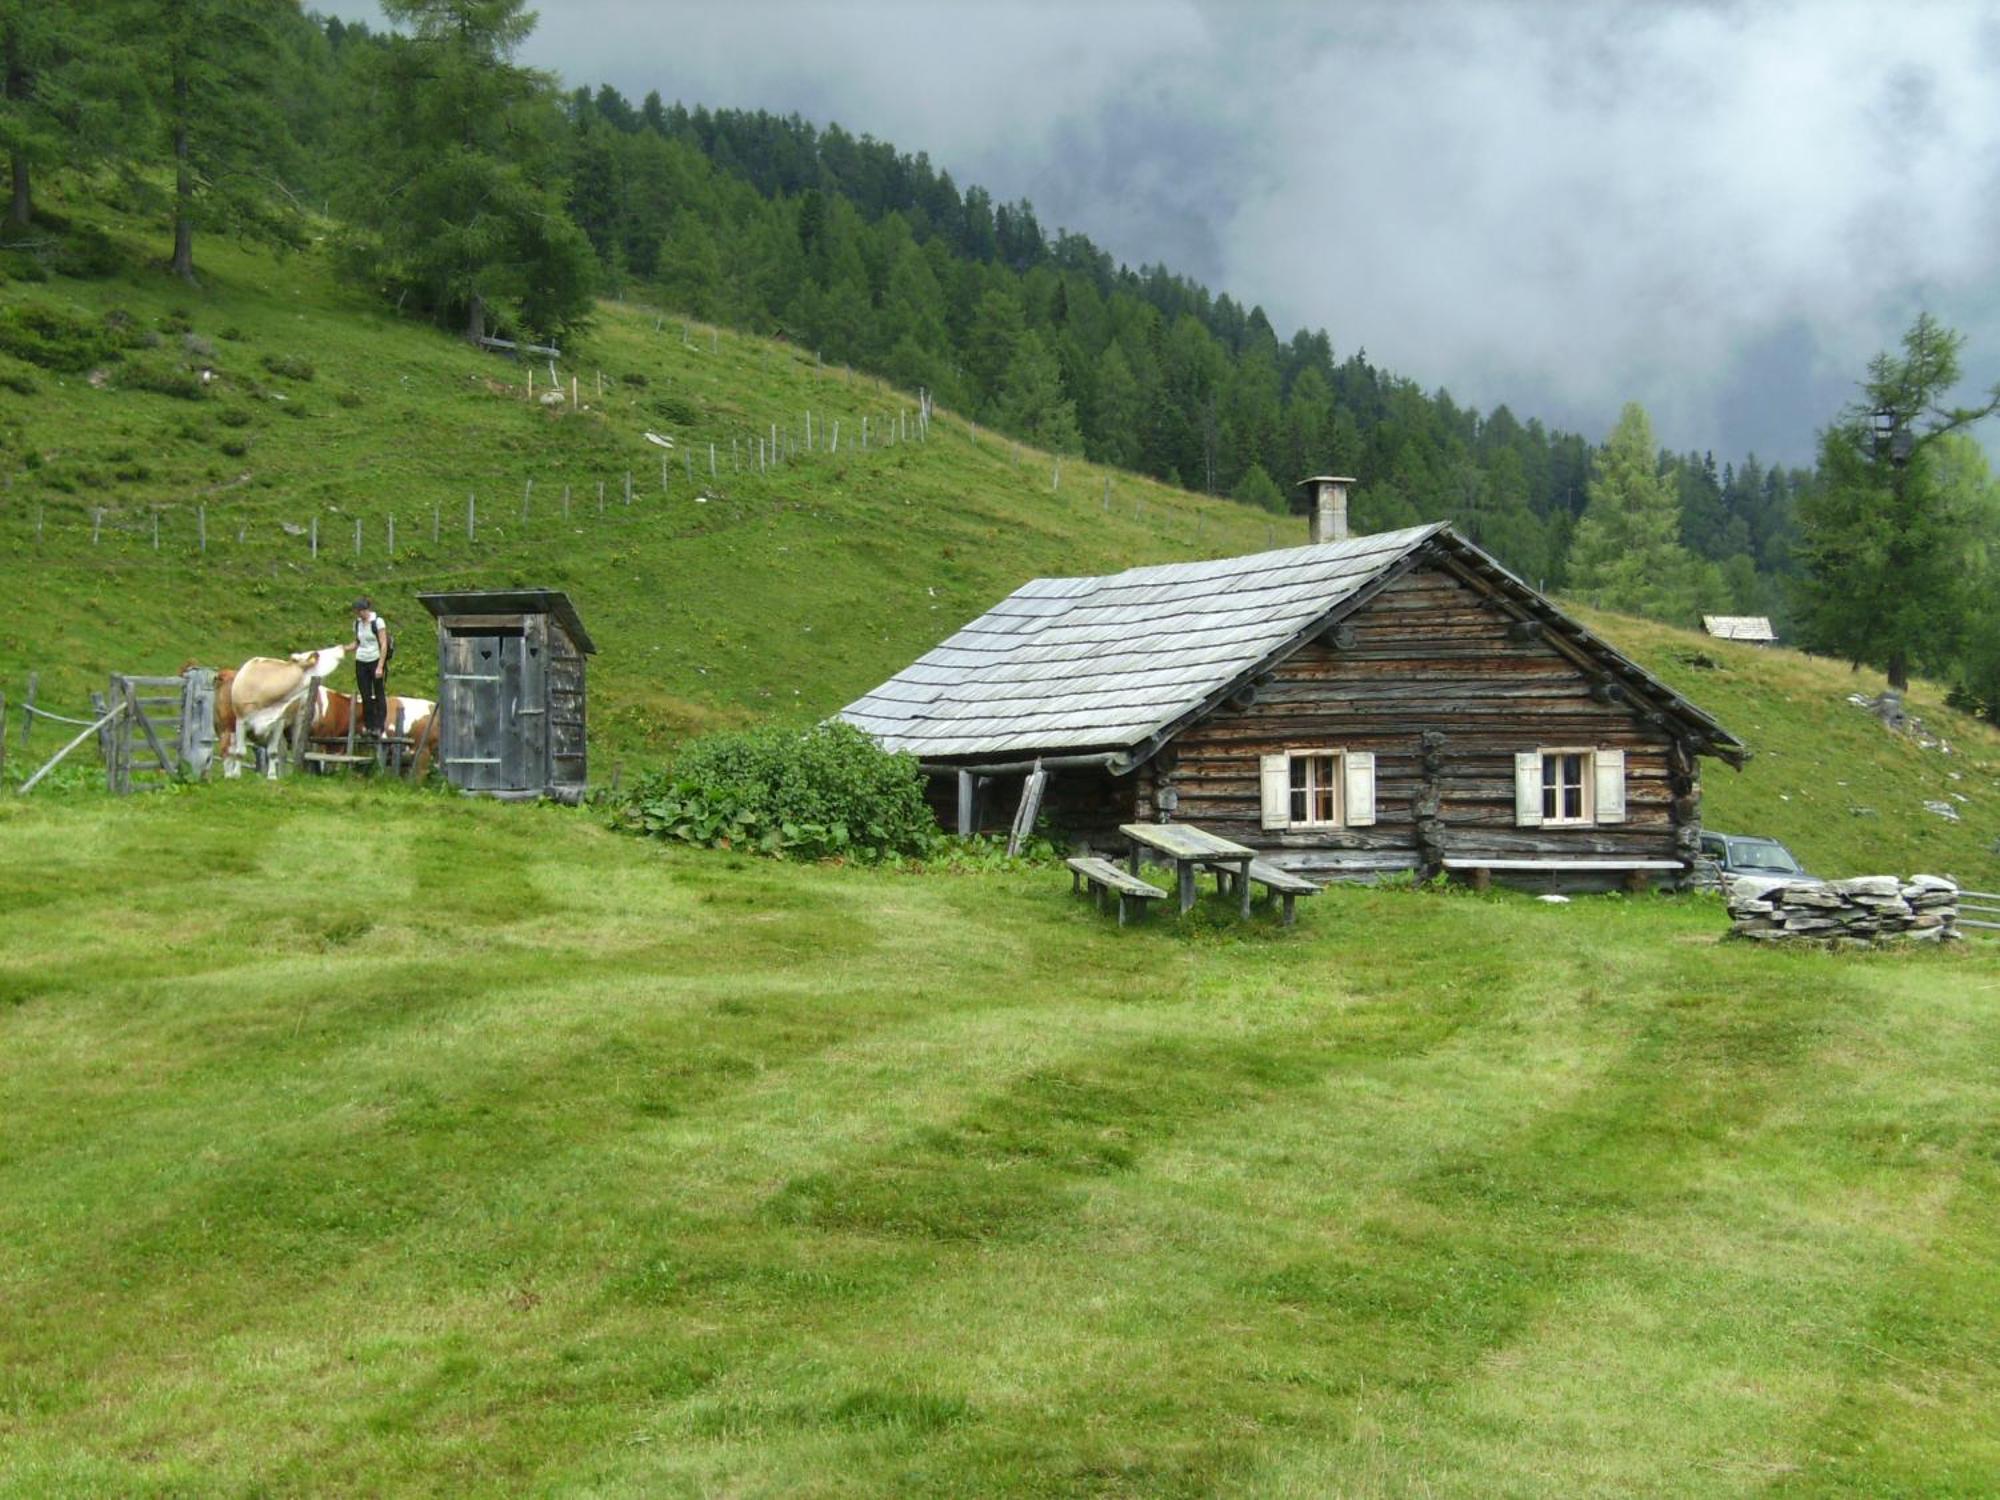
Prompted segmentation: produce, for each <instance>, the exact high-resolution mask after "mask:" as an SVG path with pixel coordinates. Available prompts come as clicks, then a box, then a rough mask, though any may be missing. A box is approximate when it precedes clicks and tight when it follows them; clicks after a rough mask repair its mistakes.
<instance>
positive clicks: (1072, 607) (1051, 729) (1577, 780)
mask: <svg viewBox="0 0 2000 1500" xmlns="http://www.w3.org/2000/svg"><path fill="white" fill-rule="evenodd" d="M1317 483H1318V485H1319V489H1320V496H1319V506H1318V510H1317V514H1316V516H1315V520H1314V528H1313V534H1314V537H1315V541H1314V544H1313V545H1310V546H1306V547H1296V548H1291V549H1287V550H1284V551H1278V552H1264V553H1258V554H1255V555H1252V556H1248V557H1233V558H1222V559H1217V560H1215V561H1210V562H1195V563H1169V564H1166V565H1164V566H1159V567H1147V568H1133V569H1130V570H1129V571H1127V572H1123V573H1117V574H1113V575H1111V576H1109V577H1104V578H1046V579H1037V580H1035V581H1033V582H1031V583H1027V584H1024V585H1023V586H1022V587H1021V588H1019V589H1017V590H1016V591H1015V592H1014V593H1013V594H1012V595H1010V596H1009V597H1008V598H1006V599H1005V600H1002V601H1001V602H1000V603H999V604H997V605H995V606H994V607H993V608H992V609H991V610H989V611H988V612H987V613H986V614H985V615H983V616H981V617H980V618H979V619H977V620H974V621H973V622H972V623H971V624H969V625H967V626H965V627H964V628H963V629H962V630H960V631H959V632H958V633H957V634H956V635H953V636H952V637H951V638H950V639H949V640H947V641H945V642H944V643H943V644H942V645H940V646H938V647H936V648H935V649H934V650H932V651H930V652H928V653H927V654H925V655H924V656H923V657H921V658H919V659H918V660H917V661H916V662H914V663H913V664H911V665H910V666H909V667H907V668H905V669H904V670H903V671H901V672H899V673H897V674H896V675H895V676H894V677H892V678H890V679H889V680H888V681H887V682H885V683H883V684H882V685H881V686H880V687H877V688H876V689H874V691H872V692H870V693H868V694H866V695H865V696H864V697H862V698H860V699H858V700H856V701H855V702H854V703H851V704H849V705H848V706H847V707H846V708H845V709H843V710H842V717H843V718H845V719H846V720H847V721H848V722H850V723H852V724H855V725H857V726H858V727H860V728H862V729H864V730H866V731H868V732H869V733H870V734H872V735H874V736H875V737H876V738H877V739H878V740H879V741H880V742H881V743H882V744H884V745H885V746H887V747H888V748H890V749H894V750H904V751H909V752H910V753H912V754H914V755H916V756H917V757H918V759H919V760H920V762H921V763H922V765H923V767H924V769H925V770H926V771H927V772H929V773H930V789H931V798H932V803H933V806H934V807H935V809H936V810H937V811H938V814H939V816H940V819H941V821H943V822H944V824H945V825H946V826H947V827H956V828H957V829H959V830H960V831H962V832H971V831H974V830H988V829H999V828H1004V827H1006V826H1007V824H1008V822H1009V821H1010V820H1011V818H1012V815H1013V812H1014V808H1015V804H1016V803H1017V801H1018V798H1019V787H1020V784H1021V782H1022V780H1023V779H1024V778H1025V777H1026V776H1027V775H1028V774H1029V773H1031V772H1032V771H1033V770H1034V769H1035V768H1036V767H1038V766H1039V767H1040V768H1042V769H1043V770H1044V771H1045V772H1047V773H1048V780H1047V783H1046V791H1045V793H1044V800H1043V804H1042V805H1043V808H1044V810H1045V816H1046V817H1047V818H1048V819H1049V820H1050V822H1051V823H1052V824H1053V825H1054V827H1055V829H1056V830H1057V831H1058V832H1059V833H1061V834H1062V835H1064V836H1066V837H1067V838H1068V839H1070V840H1071V841H1072V842H1074V843H1079V844H1085V845H1091V844H1095V845H1099V846H1111V845H1115V844H1116V843H1117V842H1118V835H1117V832H1116V830H1117V826H1118V825H1119V824H1120V823H1127V822H1134V821H1153V820H1158V821H1161V822H1167V821H1181V822H1188V823H1193V824H1196V825H1198V826H1200V827H1202V828H1205V829H1207V830H1209V831H1211V832H1213V833H1218V834H1221V835H1223V836H1224V837H1226V838H1230V839H1234V840H1237V841H1238V842H1241V843H1245V844H1248V845H1250V846H1252V847H1254V848H1256V849H1258V850H1259V851H1261V852H1262V853H1263V854H1265V856H1266V857H1268V858H1270V859H1272V860H1273V861H1274V862H1276V863H1279V864H1282V865H1286V866H1288V867H1291V868H1293V869H1296V870H1300V871H1302V872H1305V873H1308V874H1318V875H1321V876H1325V877H1340V876H1350V877H1352V876H1367V875H1373V874H1378V873H1381V872H1385V871H1396V870H1410V871H1417V872H1422V873H1426V874H1428V873H1435V872H1437V871H1440V870H1445V871H1452V872H1456V873H1459V874H1463V875H1465V876H1467V877H1468V878H1471V879H1473V880H1475V881H1477V882H1480V883H1483V882H1484V881H1486V880H1488V879H1494V878H1498V879H1502V880H1515V879H1522V878H1527V879H1531V880H1532V881H1533V882H1534V883H1535V884H1536V885H1538V886H1543V887H1546V886H1547V885H1550V884H1554V885H1558V886H1561V887H1563V888H1589V887H1595V886H1608V885H1612V884H1634V883H1640V882H1643V881H1644V880H1647V879H1652V878H1660V879H1665V880H1669V881H1676V880H1678V879H1680V878H1682V877H1683V876H1684V875H1685V873H1686V872H1687V871H1688V869H1689V868H1690V867H1691V864H1692V861H1693V858H1694V855H1695V852H1696V849H1697V847H1698V840H1699V836H1700V799H1701V782H1700V773H1699V769H1698V760H1699V757H1702V756H1717V757H1720V758H1721V759H1723V760H1724V761H1727V762H1729V763H1731V764H1734V765H1738V766H1740V765H1741V764H1742V763H1743V761H1744V759H1745V758H1746V757H1747V755H1748V751H1747V750H1746V748H1745V747H1744V745H1743V744H1742V742H1741V741H1739V740H1737V739H1736V738H1735V737H1734V736H1733V735H1731V734H1730V733H1729V732H1728V731H1727V730H1725V729H1724V728H1723V727H1722V726H1721V725H1720V724H1718V723H1716V721H1715V720H1714V719H1712V718H1710V717H1709V716H1708V715H1707V714H1705V713H1703V712H1702V711H1701V710H1700V709H1699V708H1697V707H1695V705H1694V704H1692V703H1690V702H1688V701H1687V700H1686V699H1685V698H1682V697H1681V696H1680V695H1679V694H1678V693H1675V692H1674V691H1673V690H1672V689H1671V688H1669V687H1667V686H1666V685H1665V684H1664V683H1662V682H1661V681H1659V680H1658V679H1657V678H1655V677H1653V676H1652V675H1651V674H1650V673H1648V672H1646V671H1645V670H1644V669H1643V668H1641V667H1639V666H1638V665H1637V664H1635V663H1633V662H1631V661H1629V660H1627V659H1626V658H1625V657H1624V656H1622V655H1620V654H1619V653H1618V652H1616V651H1615V650H1613V649H1612V648H1611V647H1610V646H1609V645H1608V644H1606V643H1605V642H1604V641H1603V640H1601V639H1599V638H1598V637H1597V636H1595V635H1593V634H1592V633H1591V632H1590V631H1588V630H1587V629H1585V628H1584V627H1583V626H1582V625H1581V624H1579V623H1578V622H1577V621H1575V620H1573V619H1571V618H1570V617H1569V616H1567V615H1565V614H1564V613H1563V612H1562V611H1561V610H1560V609H1558V608H1557V607H1556V606H1555V605H1554V604H1552V603H1551V602H1550V601H1549V600H1548V599H1546V598H1544V597H1543V596H1542V595H1541V594H1539V593H1537V592H1536V591H1535V590H1534V589H1533V588H1531V587H1529V586H1528V585H1527V584H1526V583H1524V582H1522V581H1521V580H1520V579H1518V578H1516V577H1515V576H1514V575H1513V574H1512V573H1510V572H1508V571H1507V570H1506V569H1505V568H1504V567H1502V566H1501V565H1500V564H1499V563H1497V562H1496V561H1494V559H1493V558H1491V557H1489V556H1488V555H1487V554H1486V553H1484V552H1483V551H1481V550H1480V549H1479V548H1478V547H1476V546H1474V545H1473V544H1472V543H1470V542H1468V541H1466V540H1465V539H1464V538H1463V537H1460V536H1458V535H1457V534H1456V533H1455V532H1453V531H1452V530H1451V529H1450V528H1449V527H1448V526H1445V525H1441V524H1440V525H1429V526H1418V527H1413V528H1410V529H1408V530H1402V531H1391V532H1385V533H1382V534H1380V535H1375V536H1362V537H1348V536H1346V535H1345V504H1344V502H1345V492H1344V487H1345V483H1346V482H1345V481H1340V480H1322V481H1317ZM1329 489H1331V490H1333V491H1334V492H1335V493H1334V494H1333V495H1332V496H1329V495H1328V493H1327V492H1328V490H1329Z"/></svg>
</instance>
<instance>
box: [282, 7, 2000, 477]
mask: <svg viewBox="0 0 2000 1500" xmlns="http://www.w3.org/2000/svg"><path fill="white" fill-rule="evenodd" d="M320 8H322V9H323V10H330V11H333V12H336V13H339V14H342V15H347V16H357V15H359V16H364V17H368V18H370V19H371V20H372V19H376V13H375V11H374V7H373V6H372V5H370V4H368V3H365V0H332V3H327V0H320ZM540 10H541V25H540V28H539V30H538V31H537V32H536V34H535V36H534V37H533V39H532V40H531V41H530V42H529V43H528V45H527V47H526V48H525V50H524V52H523V59H524V60H525V61H527V62H530V63H532V64H534V65H536V66H539V67H545V68H549V69H553V70H555V71H556V72H558V73H560V74H561V75H562V77H563V79H564V80H565V82H567V83H569V84H571V85H575V84H577V83H590V84H592V85H593V86H594V85H595V84H597V83H600V82H607V81H608V82H610V83H612V84H613V85H615V86H616V87H617V88H618V89H619V90H620V91H621V92H623V93H624V94H626V95H627V97H629V98H630V99H631V100H633V102H634V103H636V102H638V101H639V100H640V99H641V98H643V97H644V95H645V93H646V92H647V90H649V89H655V88H656V89H658V90H659V91H660V93H661V95H662V96H663V97H665V98H666V99H667V100H669V101H672V100H675V99H679V100H682V101H684V102H686V103H688V104H690V105H692V104H695V103H705V104H708V105H711V106H715V105H724V106H735V107H742V108H764V109H770V110H775V111H779V112H785V113H789V112H792V111H797V112H798V113H800V114H802V115H804V116H806V117H807V118H809V119H812V120H814V121H816V122H820V123H825V122H827V121H838V122H839V123H840V124H842V125H843V126H845V127H847V128H848V129H849V130H851V131H853V132H855V133H857V134H859V133H863V132H866V133H869V134H873V135H875V136H877V137H879V138H882V139H885V140H888V141H892V142H894V143H895V144H896V145H897V146H898V147H900V148H901V149H903V150H906V151H919V150H921V151H926V152H928V153H929V155H930V157H931V159H932V161H933V162H936V163H938V164H939V165H941V166H943V167H946V168H948V169H949V170H950V171H951V173H952V175H953V177H954V178H955V179H956V180H957V181H958V183H959V185H960V187H961V188H962V187H964V186H966V185H967V184H969V183H979V184H982V185H984V186H985V187H987V188H988V189H989V190H991V191H992V193H993V194H994V196H995V197H997V198H1002V199H1014V198H1020V197H1027V198H1030V199H1031V200H1033V202H1034V205H1035V208H1036V212H1037V213H1038V215H1039V216H1040V218H1041V220H1042V223H1043V225H1044V226H1045V227H1047V228H1050V229H1053V228H1055V227H1056V226H1058V225H1060V226H1063V227H1066V228H1069V229H1072V230H1077V231H1080V232H1082V233H1085V234H1088V235H1089V236H1090V237H1091V238H1092V239H1094V240H1095V241H1097V242H1098V244H1100V245H1101V246H1103V247H1104V248H1106V249H1107V250H1109V251H1110V252H1111V253H1112V254H1113V255H1115V256H1117V257H1119V258H1120V259H1122V260H1125V261H1128V262H1130V263H1133V264H1138V263H1141V262H1146V261H1159V262H1162V263H1164V264H1166V265H1167V266H1169V267H1171V268H1173V269H1175V270H1178V271H1181V272H1184V273H1186V274H1188V275H1190V276H1193V277H1195V278H1196V279H1198V280H1200V281H1203V282H1205V283H1206V284H1207V285H1209V286H1210V287H1211V288H1213V289H1215V290H1217V291H1227V292H1229V293H1230V294H1231V295H1233V296H1235V297H1237V298H1238V299H1240V300H1241V301H1243V302H1244V303H1246V304H1261V305H1262V306H1263V307H1264V309H1265V311H1266V312H1267V313H1268V314H1269V315H1270V317H1271V319H1272V321H1273V323H1275V324H1276V325H1277V327H1278V329H1279V332H1280V334H1281V335H1289V334H1290V332H1291V331H1292V330H1293V329H1294V328H1296V327H1298V326H1299V325H1301V324H1304V325H1307V326H1312V327H1324V328H1325V329H1326V330H1327V331H1328V333H1329V334H1330V335H1331V336H1332V339H1333V343H1334V348H1335V352H1336V354H1337V355H1345V354H1348V353H1350V352H1352V351H1354V350H1355V349H1357V348H1364V349H1366V350H1367V352H1368V355H1369V357H1370V358H1371V359H1373V360H1374V361H1376V362H1377V363H1378V364H1382V365H1386V366H1387V367H1389V368H1390V369H1392V370H1394V371H1396V372H1397V373H1399V374H1404V375H1408V376H1411V377H1413V378H1415V379H1416V380H1418V381H1420V382H1421V383H1422V384H1424V385H1425V386H1426V387H1428V388H1432V389H1435V388H1437V387H1439V386H1442V387H1445V388H1447V389H1448V390H1450V391H1451V393H1452V395H1453V396H1454V397H1456V398H1457V399H1459V400H1460V401H1462V402H1471V403H1474V404H1477V405H1478V406H1480V407H1482V408H1490V407H1492V406H1493V405H1495V404H1497V403H1500V402H1503V401H1504V402H1506V403H1507V404H1508V405H1510V406H1511V407H1512V408H1513V409H1514V411H1515V412H1516V414H1517V415H1520V416H1523V417H1527V416H1540V417H1542V418H1544V419H1545V420H1547V421H1550V422H1553V423H1556V424H1559V425H1562V426H1566V427H1570V428H1572V429H1574V430H1578V431H1581V432H1583V433H1584V434H1586V435H1587V436H1589V437H1591V438H1593V439H1601V438H1602V437H1603V436H1604V435H1605V434H1606V433H1607V432H1608V431H1609V429H1610V426H1611V424H1612V422H1613V421H1614V420H1615V418H1616V416H1617V412H1618V408H1619V406H1620V405H1621V404H1622V403H1623V402H1625V401H1628V400H1638V401H1640V402H1642V403H1643V404H1644V405H1645V406H1646V407H1647V409H1648V410H1649V411H1650V412H1651V413H1652V415H1653V419H1654V423H1655V425H1656V427H1657V428H1658V430H1659V433H1660V436H1661V439H1662V441H1663V442H1665V443H1667V444H1669V445H1671V446H1673V447H1676V448H1695V449H1701V448H1709V449H1713V450H1714V451H1715V453H1716V455H1717V458H1718V460H1721V459H1724V458H1733V457H1738V456H1740V455H1741V454H1743V453H1744V452H1746V451H1748V450H1752V449H1754V450H1755V451H1757V452H1758V453H1759V454H1760V455H1762V456H1764V457H1766V458H1770V457H1777V458H1781V459H1784V460H1787V461H1798V462H1803V461H1807V460H1808V459H1809V458H1810V454H1811V450H1812V444H1813V435H1814V430H1815V429H1816V428H1817V427H1819V426H1821V425H1823V424H1824V423H1825V422H1826V421H1827V420H1828V419H1829V418H1830V417H1831V416H1832V415H1833V413H1834V412H1835V411H1836V410H1837V409H1838V408H1839V407H1840V406H1841V405H1842V404H1843V403H1844V402H1846V401H1847V400H1848V399H1849V398H1850V397H1851V396H1852V395H1853V394H1854V382H1855V381H1856V380H1857V378H1858V377H1859V376H1860V375H1861V373H1862V372H1863V367H1864V366H1865V364H1866V361H1867V359H1868V357H1869V356H1870V355H1871V354H1873V353H1875V352H1876V351H1877V350H1879V349H1881V348H1884V347H1886V346H1888V345H1890V344H1892V343H1893V342H1894V341H1895V339H1896V338H1897V337H1898V335H1899V334H1900V333H1901V331H1902V329H1903V328H1904V327H1906V326H1907V324H1908V322H1909V320H1910V318H1911V317H1912V316H1913V315H1914V313H1915V312H1916V310H1917V309H1919V308H1920V307H1921V308H1929V309H1930V310H1931V311H1932V312H1934V313H1936V314H1937V315H1938V316H1940V317H1941V318H1943V319H1944V320H1945V321H1946V322H1947V323H1949V324H1951V325H1953V326H1955V327H1957V328H1959V329H1960V330H1961V331H1963V332H1964V333H1966V334H1967V335H1968V337H1969V339H1970V344H1969V347H1968V367H1969V369H1970V371H1971V374H1972V376H1973V378H1974V379H1976V380H1980V381H1984V382H1990V381H1991V380H1993V379H1994V378H1996V377H2000V275H1996V272H2000V232H1996V230H2000V225H1997V224H1996V217H2000V192H1996V187H2000V87H1996V85H1997V84H2000V6H1996V5H1994V4H1974V3H1969V0H1966V3H1950V4H1947V3H1933V4H1924V3H1910V0H1905V3H1902V4H1880V3H1878V4H1873V5H1869V4H1860V3H1856V4H1841V3H1837V0H1812V3H1779V0H1767V3H1757V4H1749V3H1744V4H1730V3H1714V4H1692V3H1689V4H1671V3H1660V0H1655V3H1648V4H1625V3H1621V0H1589V3H1582V4H1557V3H1549V4H1530V3H1518V4H1510V3H1505V0H1488V3H1464V4H1455V3H1443V0H1438V3H1421V0H1405V3H1400V4H1399V3H1393V0H1391V3H1379V4H1378V3H1347V4H1330V3H1329V4H1269V3H1266V4H1253V3H1246V0H1228V3H1223V0H1098V3H1069V4H1058V3H1037V0H973V3H954V0H921V3H920V0H852V3H844V4H807V3H780V0H731V3H728V4H717V3H713V0H704V3H698V4H687V5H668V4H659V3H648V0H544V3H543V4H542V5H541V7H540Z"/></svg>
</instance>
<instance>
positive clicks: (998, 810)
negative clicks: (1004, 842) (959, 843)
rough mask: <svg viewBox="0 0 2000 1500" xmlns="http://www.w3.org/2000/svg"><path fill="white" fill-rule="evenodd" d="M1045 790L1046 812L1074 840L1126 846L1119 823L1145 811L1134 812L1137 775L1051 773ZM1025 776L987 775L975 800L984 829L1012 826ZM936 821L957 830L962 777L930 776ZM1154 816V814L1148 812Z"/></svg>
mask: <svg viewBox="0 0 2000 1500" xmlns="http://www.w3.org/2000/svg"><path fill="white" fill-rule="evenodd" d="M1048 774H1049V779H1048V783H1047V785H1046V786H1045V787H1044V788H1043V790H1042V816H1043V817H1044V818H1046V819H1047V820H1048V821H1049V824H1050V826H1051V827H1053V828H1055V829H1057V830H1058V831H1060V832H1061V834H1062V836H1063V837H1064V838H1065V839H1067V840H1068V841H1069V842H1070V843H1072V844H1077V845H1084V846H1089V847H1092V848H1100V849H1110V848H1113V847H1118V846H1120V845H1121V844H1122V840H1121V839H1120V836H1119V833H1118V825H1119V824H1120V823H1130V822H1133V821H1134V820H1135V819H1137V818H1138V817H1139V816H1141V814H1140V813H1139V812H1138V811H1137V810H1136V804H1135V802H1134V800H1133V799H1134V796H1135V795H1136V793H1137V787H1136V785H1135V781H1134V778H1133V777H1131V776H1122V777H1120V776H1113V775H1111V774H1110V773H1109V772H1108V771H1100V770H1062V769H1057V770H1053V771H1050V772H1049V773H1048ZM1026 780H1027V778H1026V777H1025V776H997V777H989V778H987V779H986V782H985V785H984V788H983V789H982V791H981V794H980V797H979V801H978V804H977V811H978V815H979V823H978V829H977V831H978V832H980V833H1005V832H1007V830H1008V829H1010V828H1011V827H1012V826H1013V824H1014V814H1015V812H1016V811H1018V810H1019V808H1020V805H1021V789H1022V787H1023V786H1024V785H1025V784H1026ZM924 796H925V798H926V800H927V801H928V802H929V803H930V806H931V811H932V812H934V813H935V814H937V820H938V825H939V826H940V827H942V828H943V829H945V830H946V831H947V832H951V833H956V832H957V831H958V777H957V776H956V775H944V776H932V777H930V778H929V779H928V780H927V781H926V783H925V787H924ZM1146 816H1148V817H1149V818H1150V814H1147V815H1146Z"/></svg>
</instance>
